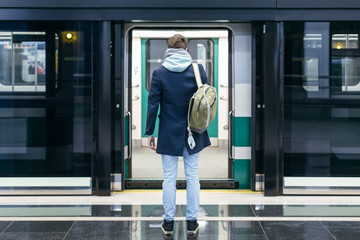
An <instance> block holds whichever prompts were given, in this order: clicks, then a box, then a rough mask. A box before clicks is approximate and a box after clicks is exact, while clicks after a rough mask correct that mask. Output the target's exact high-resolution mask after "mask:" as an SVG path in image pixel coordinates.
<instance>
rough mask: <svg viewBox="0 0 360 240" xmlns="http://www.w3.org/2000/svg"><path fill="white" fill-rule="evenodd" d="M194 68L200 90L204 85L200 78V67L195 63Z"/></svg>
mask: <svg viewBox="0 0 360 240" xmlns="http://www.w3.org/2000/svg"><path fill="white" fill-rule="evenodd" d="M192 66H193V69H194V74H195V80H196V85H197V87H198V88H199V87H201V86H202V85H203V84H202V81H201V77H200V71H199V65H198V64H197V63H193V64H192Z"/></svg>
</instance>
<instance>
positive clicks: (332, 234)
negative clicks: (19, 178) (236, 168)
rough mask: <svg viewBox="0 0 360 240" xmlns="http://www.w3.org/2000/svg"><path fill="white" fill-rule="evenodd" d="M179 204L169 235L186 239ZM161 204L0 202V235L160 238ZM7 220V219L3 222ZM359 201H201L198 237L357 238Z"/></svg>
mask: <svg viewBox="0 0 360 240" xmlns="http://www.w3.org/2000/svg"><path fill="white" fill-rule="evenodd" d="M185 210H186V206H185V205H178V206H177V213H176V221H175V227H174V238H173V239H187V236H186V224H185V223H186V222H185V218H184V214H185ZM163 214H164V211H163V208H162V206H161V205H119V204H107V205H91V204H87V205H75V204H72V205H71V204H68V205H49V204H48V205H1V206H0V240H2V239H37V240H38V239H39V240H42V239H44V240H48V239H103V240H111V239H124V240H133V239H137V240H141V239H143V240H145V239H163V237H162V234H161V231H160V224H161V220H162V217H163ZM6 219H9V220H8V221H7V220H6ZM359 220H360V205H293V204H291V205H286V204H284V205H271V204H269V205H266V204H261V205H246V204H244V205H241V204H240V205H216V204H212V205H201V206H200V211H199V224H200V233H199V236H198V237H197V239H204V240H205V239H206V240H212V239H213V240H223V239H224V240H225V239H274V240H278V239H291V240H296V239H311V240H313V239H321V240H322V239H344V240H348V239H360V221H359Z"/></svg>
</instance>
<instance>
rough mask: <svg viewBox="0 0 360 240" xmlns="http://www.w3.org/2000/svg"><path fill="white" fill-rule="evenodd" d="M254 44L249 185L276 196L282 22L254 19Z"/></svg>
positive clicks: (279, 167) (279, 161) (280, 132)
mask: <svg viewBox="0 0 360 240" xmlns="http://www.w3.org/2000/svg"><path fill="white" fill-rule="evenodd" d="M259 30H260V32H259ZM259 41H260V42H259ZM256 42H257V43H258V44H257V45H256ZM253 44H254V45H253V66H252V67H253V80H252V81H253V85H252V92H253V97H252V103H253V104H252V116H253V118H252V136H253V139H252V153H251V154H252V172H251V174H252V183H251V188H252V190H260V191H264V195H265V196H278V195H282V191H283V169H282V168H283V167H282V166H283V157H282V153H283V149H282V147H283V121H284V115H283V105H284V87H283V85H284V69H283V68H284V50H283V49H284V34H283V24H282V23H281V22H263V23H255V24H254V25H253ZM256 47H258V48H259V49H256ZM257 51H258V52H257ZM258 58H260V59H258ZM259 170H260V171H259Z"/></svg>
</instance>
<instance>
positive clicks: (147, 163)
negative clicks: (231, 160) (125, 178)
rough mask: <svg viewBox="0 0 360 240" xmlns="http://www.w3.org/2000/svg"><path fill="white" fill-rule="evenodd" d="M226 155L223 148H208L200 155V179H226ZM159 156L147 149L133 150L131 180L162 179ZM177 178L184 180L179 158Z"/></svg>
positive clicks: (180, 158) (182, 166)
mask: <svg viewBox="0 0 360 240" xmlns="http://www.w3.org/2000/svg"><path fill="white" fill-rule="evenodd" d="M227 176H228V153H227V149H225V148H218V147H208V148H205V149H204V150H203V151H201V153H200V159H199V177H200V178H227ZM162 177H163V172H162V165H161V155H159V154H156V153H155V152H154V151H153V150H151V149H149V148H147V147H141V148H134V149H133V153H132V178H162ZM178 178H185V173H184V162H183V159H182V157H179V163H178Z"/></svg>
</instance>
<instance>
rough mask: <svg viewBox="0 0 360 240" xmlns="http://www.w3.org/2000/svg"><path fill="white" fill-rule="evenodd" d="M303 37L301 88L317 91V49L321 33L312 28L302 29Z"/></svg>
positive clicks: (320, 41)
mask: <svg viewBox="0 0 360 240" xmlns="http://www.w3.org/2000/svg"><path fill="white" fill-rule="evenodd" d="M304 30H305V31H308V32H310V33H305V34H304V38H303V44H304V59H303V60H302V61H303V74H304V75H303V79H302V82H303V88H304V89H305V90H306V91H308V92H317V91H319V66H320V65H319V56H318V55H319V54H320V53H319V50H320V49H321V48H322V40H323V39H322V38H323V36H322V34H319V33H314V31H313V29H311V28H310V27H306V28H305V29H304Z"/></svg>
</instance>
